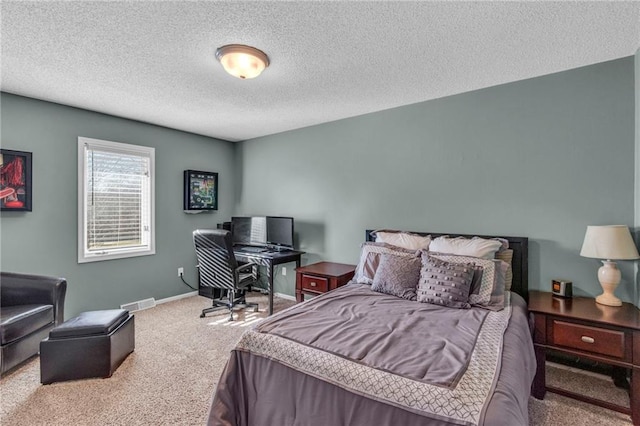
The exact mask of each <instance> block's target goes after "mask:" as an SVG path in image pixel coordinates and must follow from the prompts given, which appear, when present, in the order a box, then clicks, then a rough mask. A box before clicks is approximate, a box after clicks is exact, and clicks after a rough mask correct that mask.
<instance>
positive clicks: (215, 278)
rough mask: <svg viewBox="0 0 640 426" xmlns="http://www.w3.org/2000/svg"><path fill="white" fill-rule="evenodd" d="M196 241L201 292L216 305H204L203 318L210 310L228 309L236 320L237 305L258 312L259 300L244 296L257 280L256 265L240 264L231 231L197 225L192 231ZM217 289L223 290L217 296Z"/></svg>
mask: <svg viewBox="0 0 640 426" xmlns="http://www.w3.org/2000/svg"><path fill="white" fill-rule="evenodd" d="M193 245H194V246H195V250H196V256H197V258H198V273H199V277H200V278H199V283H198V293H199V294H200V295H201V296H206V297H211V298H212V299H213V306H211V307H210V308H206V309H203V310H202V313H201V314H200V318H204V317H205V315H206V314H208V313H209V312H213V311H217V310H219V309H229V314H230V317H229V321H233V309H234V307H235V306H237V305H241V306H244V307H253V308H254V312H257V311H258V304H257V303H248V302H247V301H246V300H245V291H246V290H247V289H248V287H249V286H250V285H252V284H255V283H256V273H255V271H254V268H255V267H257V265H254V264H252V263H245V264H242V265H240V264H238V262H237V260H236V257H235V254H234V253H233V244H232V241H231V233H230V232H229V231H227V230H223V229H196V230H195V231H193ZM214 289H218V290H220V291H219V292H218V293H219V297H216V296H215V295H216V292H215V291H213V290H214ZM223 293H226V295H223Z"/></svg>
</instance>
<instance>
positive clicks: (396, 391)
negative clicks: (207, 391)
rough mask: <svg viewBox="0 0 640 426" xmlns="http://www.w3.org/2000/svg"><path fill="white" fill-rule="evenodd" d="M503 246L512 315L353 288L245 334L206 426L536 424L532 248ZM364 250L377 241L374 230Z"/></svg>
mask: <svg viewBox="0 0 640 426" xmlns="http://www.w3.org/2000/svg"><path fill="white" fill-rule="evenodd" d="M414 234H419V235H431V236H432V237H434V238H435V237H437V236H441V235H444V234H441V233H430V232H420V233H414ZM446 235H449V236H452V237H457V236H461V237H468V238H471V237H472V236H470V235H460V234H458V235H453V234H446ZM479 237H482V238H495V236H479ZM500 238H503V239H505V240H507V241H508V243H509V249H511V250H513V259H512V261H511V270H512V273H513V283H512V285H511V291H508V292H505V301H506V302H505V308H504V309H501V310H487V309H482V308H478V307H472V308H470V309H452V308H450V307H443V306H438V305H434V304H429V303H418V302H416V301H410V300H405V299H402V298H399V297H395V296H391V295H387V294H383V293H379V292H375V291H372V289H371V286H370V285H368V284H358V283H356V282H351V283H349V284H348V285H346V286H343V287H340V288H338V289H336V290H333V291H331V292H329V293H326V294H324V295H322V296H318V297H315V298H313V299H312V300H309V301H306V302H305V303H302V304H297V305H294V306H293V307H291V308H289V309H287V310H285V311H282V312H279V313H278V314H276V315H273V316H271V317H269V318H267V319H265V320H264V321H262V322H260V323H259V324H258V325H256V326H255V327H254V328H253V329H251V330H249V331H247V332H246V333H245V334H244V335H243V337H242V339H241V341H240V342H239V343H238V344H237V346H236V348H235V349H234V350H233V351H232V352H231V356H230V359H229V361H228V362H227V365H226V367H225V369H224V371H223V373H222V376H221V378H220V381H219V384H218V386H217V389H216V394H215V396H214V399H213V403H212V406H211V410H210V415H209V421H208V423H209V424H210V425H323V426H326V425H332V426H337V425H391V424H401V425H477V424H485V425H509V426H513V425H526V424H528V398H529V394H530V389H531V383H532V380H533V377H534V375H535V370H536V362H535V355H534V352H533V343H532V339H531V328H530V325H529V321H528V313H527V307H526V299H527V293H528V269H527V256H528V249H527V247H528V246H527V244H528V240H527V238H521V237H500ZM366 241H369V242H370V241H373V236H372V231H370V230H367V231H366Z"/></svg>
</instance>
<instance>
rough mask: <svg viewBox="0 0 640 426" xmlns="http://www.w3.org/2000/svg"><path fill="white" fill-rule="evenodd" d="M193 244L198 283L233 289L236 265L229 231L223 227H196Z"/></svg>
mask: <svg viewBox="0 0 640 426" xmlns="http://www.w3.org/2000/svg"><path fill="white" fill-rule="evenodd" d="M193 245H194V246H195V249H196V256H197V258H198V269H199V271H200V285H201V286H207V287H214V288H222V289H227V290H233V289H234V288H235V286H236V283H235V276H234V270H235V269H236V267H237V266H238V263H237V261H236V257H235V256H234V254H233V244H232V242H231V233H230V232H229V231H227V230H224V229H196V230H195V231H193Z"/></svg>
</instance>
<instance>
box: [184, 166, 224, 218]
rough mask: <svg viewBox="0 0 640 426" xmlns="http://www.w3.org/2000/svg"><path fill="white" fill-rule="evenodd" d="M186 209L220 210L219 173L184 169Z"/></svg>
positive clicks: (192, 210)
mask: <svg viewBox="0 0 640 426" xmlns="http://www.w3.org/2000/svg"><path fill="white" fill-rule="evenodd" d="M183 208H184V211H186V212H196V211H212V210H218V174H217V173H213V172H202V171H199V170H185V171H184V204H183Z"/></svg>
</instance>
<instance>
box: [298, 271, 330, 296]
mask: <svg viewBox="0 0 640 426" xmlns="http://www.w3.org/2000/svg"><path fill="white" fill-rule="evenodd" d="M302 288H303V289H304V290H311V291H317V292H319V293H325V292H327V291H329V280H328V279H327V278H323V277H316V276H314V275H307V274H302Z"/></svg>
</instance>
